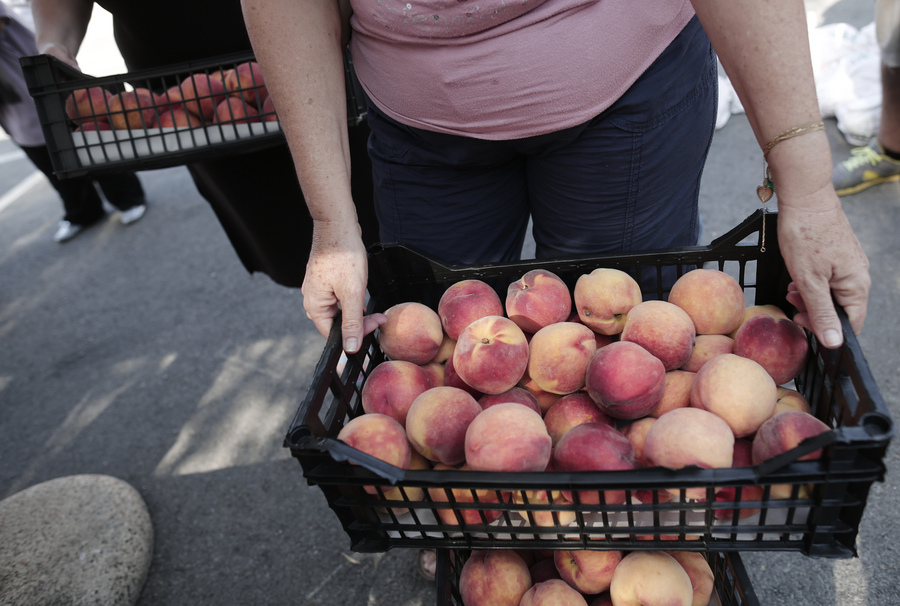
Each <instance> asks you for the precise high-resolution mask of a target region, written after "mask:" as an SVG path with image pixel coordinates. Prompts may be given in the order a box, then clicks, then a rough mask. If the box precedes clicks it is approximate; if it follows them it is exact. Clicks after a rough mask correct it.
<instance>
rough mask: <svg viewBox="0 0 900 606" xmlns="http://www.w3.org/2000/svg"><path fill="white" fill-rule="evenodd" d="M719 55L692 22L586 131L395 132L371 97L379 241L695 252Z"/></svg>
mask: <svg viewBox="0 0 900 606" xmlns="http://www.w3.org/2000/svg"><path fill="white" fill-rule="evenodd" d="M716 83H717V78H716V61H715V56H714V54H713V52H712V48H711V46H710V44H709V40H708V38H707V37H706V34H705V32H704V31H703V29H702V28H701V26H700V24H699V21H698V20H697V19H696V17H695V18H694V19H693V20H692V21H691V22H690V23H689V24H688V25H687V26H686V27H685V29H684V30H683V31H682V32H681V33H680V34H679V35H678V37H677V38H676V39H675V40H674V41H673V42H672V44H670V45H669V47H668V48H667V49H666V50H665V51H664V52H663V54H662V55H661V56H660V57H659V58H658V59H657V60H656V62H654V64H653V65H651V66H650V68H648V70H647V71H646V72H645V73H644V74H642V75H641V77H640V78H639V79H638V80H637V81H636V82H635V84H634V85H633V86H632V87H631V88H630V89H629V91H628V92H627V93H626V94H625V95H623V96H622V97H621V98H620V99H619V100H618V101H617V102H616V103H615V104H614V105H612V106H611V107H610V108H608V109H607V110H605V111H604V112H602V113H601V114H600V115H598V116H596V117H595V118H594V119H592V120H590V121H588V122H586V123H584V124H581V125H579V126H576V127H573V128H569V129H565V130H563V131H559V132H555V133H550V134H547V135H541V136H537V137H530V138H526V139H518V140H512V141H485V140H481V139H473V138H468V137H461V136H456V135H448V134H443V133H435V132H431V131H426V130H421V129H417V128H412V127H409V126H406V125H403V124H400V123H398V122H396V121H394V120H393V119H391V118H389V117H387V116H386V115H384V114H383V113H382V112H380V111H379V110H378V108H376V107H375V106H374V105H373V104H372V103H371V102H370V103H369V107H368V112H369V113H368V121H369V126H370V128H371V130H372V134H371V136H370V139H369V155H370V156H371V158H372V164H373V175H374V187H375V205H376V210H377V213H378V219H379V223H380V229H381V231H380V235H381V240H382V242H402V243H404V244H406V245H409V246H412V247H414V248H417V249H419V250H420V251H422V252H424V253H426V254H428V255H429V256H431V257H434V258H437V259H442V260H444V261H446V262H448V263H462V264H477V263H484V262H492V261H512V260H517V259H518V258H519V256H520V255H521V250H522V243H523V241H524V238H525V234H526V229H527V225H528V219H529V217H531V218H533V224H534V227H533V237H534V240H535V245H536V256H537V258H538V259H550V258H571V257H573V256H577V255H585V254H606V253H629V252H637V251H642V250H648V249H656V248H668V247H674V246H685V245H693V244H696V243H697V238H698V232H699V213H698V204H697V202H698V196H699V190H700V177H701V174H702V171H703V165H704V163H705V162H706V156H707V153H708V152H709V146H710V142H711V141H712V136H713V132H714V131H715V119H716V95H717V90H716Z"/></svg>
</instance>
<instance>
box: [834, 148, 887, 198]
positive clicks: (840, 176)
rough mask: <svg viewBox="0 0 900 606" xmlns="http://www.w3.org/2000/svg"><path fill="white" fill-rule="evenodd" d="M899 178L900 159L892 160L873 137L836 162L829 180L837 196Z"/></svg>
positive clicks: (853, 192)
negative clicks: (845, 157)
mask: <svg viewBox="0 0 900 606" xmlns="http://www.w3.org/2000/svg"><path fill="white" fill-rule="evenodd" d="M897 180H900V160H894V159H893V158H891V157H890V156H888V155H887V154H885V152H884V148H883V147H882V146H881V144H880V143H879V142H878V140H877V139H875V138H873V139H872V140H871V141H869V144H868V145H865V146H863V147H857V148H855V149H853V150H851V152H850V157H849V158H847V159H846V160H844V161H843V162H841V163H840V164H836V165H835V167H834V171H833V172H832V177H831V182H832V183H833V184H834V190H835V191H836V192H837V195H839V196H848V195H850V194H855V193H857V192H861V191H862V190H864V189H867V188H869V187H872V186H873V185H878V184H879V183H886V182H888V181H897Z"/></svg>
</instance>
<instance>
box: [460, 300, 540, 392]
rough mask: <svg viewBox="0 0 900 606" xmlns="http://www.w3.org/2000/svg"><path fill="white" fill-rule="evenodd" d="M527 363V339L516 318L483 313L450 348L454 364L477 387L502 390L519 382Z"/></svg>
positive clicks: (482, 390) (461, 376) (461, 374)
mask: <svg viewBox="0 0 900 606" xmlns="http://www.w3.org/2000/svg"><path fill="white" fill-rule="evenodd" d="M527 365H528V341H527V340H526V338H525V333H523V332H522V329H521V328H519V327H518V326H517V325H516V323H515V322H513V321H512V320H510V319H509V318H505V317H503V316H485V317H484V318H479V319H478V320H475V321H474V322H472V323H471V324H469V325H468V326H467V327H466V328H465V330H463V331H462V333H460V335H459V339H457V341H456V348H455V349H454V350H453V368H454V369H455V370H456V372H457V374H459V376H460V378H461V379H462V380H463V381H465V382H466V383H467V384H469V385H471V386H472V387H474V388H475V389H477V390H478V391H480V392H482V393H487V394H498V393H503V392H504V391H507V390H509V389H512V388H513V387H515V386H516V384H518V382H519V380H521V378H522V376H523V374H524V373H525V368H526V366H527Z"/></svg>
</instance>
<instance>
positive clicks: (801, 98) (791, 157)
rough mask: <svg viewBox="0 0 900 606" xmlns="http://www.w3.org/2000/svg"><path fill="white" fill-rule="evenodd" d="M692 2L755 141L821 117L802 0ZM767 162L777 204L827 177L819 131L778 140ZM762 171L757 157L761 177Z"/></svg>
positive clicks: (825, 182) (796, 199)
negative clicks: (726, 74) (736, 96)
mask: <svg viewBox="0 0 900 606" xmlns="http://www.w3.org/2000/svg"><path fill="white" fill-rule="evenodd" d="M693 4H694V8H695V10H696V11H697V15H698V17H699V18H700V21H701V23H702V24H703V27H704V29H705V30H706V32H707V34H708V35H709V37H710V40H711V42H712V44H713V48H715V50H716V54H717V55H718V57H719V59H720V61H721V62H722V65H723V67H724V68H725V71H726V72H727V73H728V76H729V78H730V79H731V81H732V84H733V85H734V88H735V91H736V92H737V93H738V96H739V97H740V99H741V102H742V103H743V105H744V109H745V111H746V113H747V118H748V120H749V121H750V125H751V127H752V128H753V132H754V134H755V135H756V139H757V141H758V142H759V145H760V147H761V148H762V147H763V146H765V144H766V143H767V142H768V141H770V140H771V139H772V138H773V137H775V136H777V135H779V134H781V133H783V132H785V131H787V130H789V129H791V128H794V127H798V126H803V125H806V124H810V123H814V122H818V121H819V120H821V116H820V112H819V105H818V100H817V98H816V86H815V80H814V78H813V71H812V62H811V59H810V50H809V40H808V37H807V26H806V13H805V8H804V5H803V2H802V0H728V1H727V2H722V1H720V0H693ZM769 164H770V166H771V169H772V173H773V177H774V178H773V181H774V182H775V187H776V191H777V192H778V201H779V205H781V204H783V203H785V204H802V203H803V202H804V201H805V200H807V199H808V197H809V196H810V195H812V194H814V193H815V192H818V191H821V190H822V189H823V188H828V187H829V186H830V184H831V166H832V164H831V151H830V148H829V145H828V139H827V137H826V136H825V133H824V132H822V131H818V132H812V133H809V134H805V135H802V136H800V137H794V138H792V139H787V140H785V141H782V142H781V143H779V144H778V145H776V146H775V147H774V148H773V149H772V151H771V152H770V154H769ZM762 176H763V174H762V159H760V182H762ZM834 201H835V202H836V198H835V199H834Z"/></svg>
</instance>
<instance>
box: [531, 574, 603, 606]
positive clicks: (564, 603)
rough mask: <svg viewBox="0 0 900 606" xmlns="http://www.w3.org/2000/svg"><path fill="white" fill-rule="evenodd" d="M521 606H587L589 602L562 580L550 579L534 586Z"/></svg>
mask: <svg viewBox="0 0 900 606" xmlns="http://www.w3.org/2000/svg"><path fill="white" fill-rule="evenodd" d="M519 606H587V602H586V601H585V599H584V596H582V595H581V594H580V593H578V591H577V590H575V589H572V587H571V586H570V585H569V584H568V583H566V582H565V581H563V580H562V579H548V580H546V581H544V582H542V583H535V584H534V585H532V586H531V589H529V590H528V591H526V592H525V595H523V596H522V601H521V602H519Z"/></svg>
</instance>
